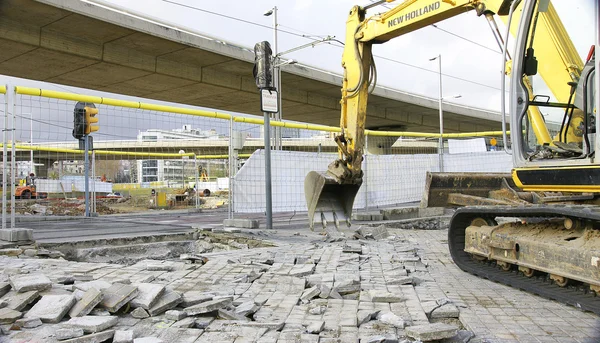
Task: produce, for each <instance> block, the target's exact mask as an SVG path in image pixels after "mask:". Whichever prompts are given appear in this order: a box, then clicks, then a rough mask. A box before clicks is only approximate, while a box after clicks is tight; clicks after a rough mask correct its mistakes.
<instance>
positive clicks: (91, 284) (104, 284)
mask: <svg viewBox="0 0 600 343" xmlns="http://www.w3.org/2000/svg"><path fill="white" fill-rule="evenodd" d="M110 286H112V284H111V283H110V282H108V281H104V280H94V281H87V282H76V283H75V286H74V287H75V288H77V289H80V290H82V291H84V292H87V291H88V290H89V289H90V288H95V289H97V290H99V291H103V290H105V289H107V288H109V287H110Z"/></svg>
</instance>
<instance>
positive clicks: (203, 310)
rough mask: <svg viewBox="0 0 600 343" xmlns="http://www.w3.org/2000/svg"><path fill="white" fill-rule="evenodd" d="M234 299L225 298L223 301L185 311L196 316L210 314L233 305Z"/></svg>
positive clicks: (212, 301)
mask: <svg viewBox="0 0 600 343" xmlns="http://www.w3.org/2000/svg"><path fill="white" fill-rule="evenodd" d="M232 302H233V297H225V298H222V299H217V300H211V301H206V302H203V303H200V304H197V305H194V306H190V307H186V308H185V309H184V311H185V312H186V313H187V314H188V315H190V316H195V315H197V314H203V313H209V312H212V311H215V310H218V309H222V308H225V307H228V306H230V305H231V304H232Z"/></svg>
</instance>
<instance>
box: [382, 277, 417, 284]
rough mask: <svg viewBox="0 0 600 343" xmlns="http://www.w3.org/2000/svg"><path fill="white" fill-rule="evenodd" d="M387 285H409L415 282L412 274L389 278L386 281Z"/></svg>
mask: <svg viewBox="0 0 600 343" xmlns="http://www.w3.org/2000/svg"><path fill="white" fill-rule="evenodd" d="M385 283H386V284H387V285H409V284H412V283H413V278H412V276H406V277H401V278H394V279H389V280H387V281H386V282H385Z"/></svg>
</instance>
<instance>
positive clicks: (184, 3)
mask: <svg viewBox="0 0 600 343" xmlns="http://www.w3.org/2000/svg"><path fill="white" fill-rule="evenodd" d="M98 1H107V2H110V3H113V4H116V5H118V6H122V7H125V8H128V9H131V10H132V11H136V12H140V13H145V14H147V15H150V16H152V17H156V18H160V19H162V20H164V21H167V22H171V23H174V24H175V25H181V26H183V27H188V28H190V29H192V30H195V31H197V32H200V33H203V34H206V35H208V36H212V37H215V38H220V39H223V40H225V41H228V42H232V43H236V44H239V45H242V46H246V47H252V46H253V45H254V44H255V43H256V42H258V41H261V40H269V41H271V42H272V41H273V30H272V28H271V27H272V25H273V16H270V17H265V16H264V15H263V13H264V12H266V11H267V10H269V9H271V8H272V7H273V6H277V8H278V23H279V25H280V26H279V29H281V30H282V31H288V32H293V33H295V34H300V35H303V34H304V35H316V36H326V35H334V36H336V38H338V39H339V40H341V41H343V40H344V31H345V23H346V19H347V15H348V13H349V11H350V9H351V8H352V6H354V5H356V4H359V5H363V6H364V5H367V4H369V3H370V2H372V0H358V1H357V0H321V1H315V0H279V1H277V0H254V1H242V0H233V1H194V0H145V1H143V2H142V1H139V0H98ZM594 1H595V0H577V1H572V0H554V1H552V2H553V4H554V5H555V7H556V8H557V10H558V12H559V14H560V15H561V16H562V20H563V22H564V23H565V25H566V26H567V30H568V32H569V33H570V34H572V35H573V36H580V35H579V34H576V33H579V32H583V31H585V30H586V29H587V31H588V32H590V28H592V27H593V24H594V23H593V18H594V17H593V16H592V15H590V14H592V13H593V12H594V10H593V5H594ZM400 2H401V1H396V2H394V3H392V4H388V5H387V6H389V7H390V8H391V6H392V5H396V4H398V3H400ZM178 4H180V5H178ZM194 8H198V9H194ZM386 10H387V8H385V7H382V6H379V7H376V8H374V9H371V10H370V11H369V12H368V13H369V15H372V14H375V13H378V12H383V11H386ZM565 10H568V11H565ZM209 12H213V13H218V14H221V15H225V16H229V17H233V18H237V19H241V20H243V21H245V22H243V21H240V20H235V19H230V18H226V17H224V16H220V15H217V14H213V13H209ZM586 14H587V15H586ZM252 23H254V24H252ZM498 23H499V25H500V26H501V27H502V28H503V26H502V23H501V21H500V20H498ZM259 25H263V26H268V27H261V26H259ZM436 26H437V27H438V28H435V27H432V26H429V27H425V28H423V29H422V30H419V31H416V32H413V33H410V34H406V35H404V36H402V37H398V38H396V39H394V40H392V41H390V42H388V43H386V44H382V45H377V46H375V47H374V48H373V52H374V54H375V55H377V56H381V57H383V58H377V57H376V64H377V69H378V71H379V73H378V77H379V83H380V84H382V85H385V86H389V87H392V88H396V89H399V90H403V91H408V92H414V93H417V94H422V95H426V96H430V97H434V98H437V96H438V92H439V86H438V79H439V78H438V75H437V72H438V65H437V61H433V62H431V61H429V59H430V58H432V57H434V56H437V55H438V54H441V55H442V73H443V74H446V75H447V76H444V77H443V82H442V83H443V95H444V97H448V98H449V97H451V96H453V95H458V94H460V95H461V96H462V97H461V98H459V99H449V101H452V102H456V103H460V104H464V105H469V106H476V107H483V108H487V109H492V110H499V108H500V95H499V93H500V92H499V88H500V68H501V55H500V53H499V51H500V49H499V47H498V46H497V44H496V42H495V39H494V37H493V35H492V33H491V30H490V29H489V27H488V24H487V22H486V19H485V18H484V17H477V15H476V14H475V12H474V11H471V12H468V13H465V14H462V15H459V16H457V17H455V18H451V19H448V20H446V21H443V22H441V23H439V24H437V25H436ZM282 31H280V32H279V37H278V43H279V44H278V45H279V46H278V50H279V52H282V51H286V50H289V49H291V48H294V47H297V46H300V45H302V44H305V43H307V42H309V40H308V39H306V38H302V37H298V36H296V35H292V34H290V33H286V32H282ZM502 32H503V33H504V31H502ZM457 36H459V37H457ZM460 37H462V38H460ZM574 41H575V44H576V47H577V49H578V51H579V52H580V55H582V56H586V55H587V52H588V50H589V47H590V45H591V44H592V43H593V40H589V39H587V37H586V39H581V40H578V39H577V38H574ZM341 54H342V48H340V47H337V46H332V45H324V44H323V45H319V46H316V47H314V48H306V49H303V50H300V51H297V52H293V53H290V54H288V55H286V57H289V58H293V59H296V60H298V61H299V62H301V63H306V64H310V65H313V66H317V67H319V68H323V69H326V70H328V71H332V72H335V73H338V74H339V73H342V68H341ZM384 58H385V59H384ZM387 59H391V60H393V61H395V62H392V61H389V60H387ZM452 76H454V77H458V78H461V79H465V80H469V81H471V82H466V81H461V80H458V79H456V78H453V77H452ZM284 91H285V90H284Z"/></svg>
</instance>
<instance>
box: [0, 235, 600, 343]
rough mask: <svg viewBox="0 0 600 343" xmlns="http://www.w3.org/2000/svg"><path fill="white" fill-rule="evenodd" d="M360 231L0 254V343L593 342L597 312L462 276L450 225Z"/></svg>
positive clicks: (599, 332) (599, 331) (598, 332)
mask: <svg viewBox="0 0 600 343" xmlns="http://www.w3.org/2000/svg"><path fill="white" fill-rule="evenodd" d="M369 230H374V229H364V231H363V232H362V234H363V236H364V237H367V238H368V237H377V238H380V239H377V240H375V239H367V238H365V239H361V240H355V239H342V238H340V237H338V238H337V239H329V241H328V242H325V241H324V238H323V236H320V235H318V234H312V233H310V232H308V230H307V231H306V232H305V231H302V232H298V233H295V232H294V231H290V230H289V229H286V230H275V231H272V232H267V233H265V232H264V231H263V232H261V231H243V232H242V233H241V234H240V235H241V237H254V238H257V237H263V238H264V239H268V240H270V241H273V242H275V243H276V244H277V245H278V246H277V247H269V248H258V249H247V248H246V247H245V246H244V244H243V240H242V243H239V242H238V243H236V244H235V246H236V247H237V248H238V249H235V250H229V251H221V252H213V253H210V254H203V255H202V256H187V257H185V260H176V261H154V260H143V261H139V262H137V263H136V264H133V265H130V266H122V265H116V264H108V263H83V262H70V261H65V260H62V259H39V258H23V255H19V257H10V256H0V271H1V273H0V294H2V297H1V298H0V328H1V329H2V333H1V335H0V342H57V341H61V342H68V343H73V342H78V343H82V342H102V341H108V342H111V341H113V342H132V341H133V339H134V338H135V341H134V342H136V341H137V342H190V343H192V342H195V343H204V342H231V343H243V342H263V343H268V342H273V343H275V342H282V343H287V342H290V343H291V342H317V343H319V342H320V343H331V342H343V343H345V342H361V343H364V342H372V343H375V342H402V341H403V340H406V341H407V342H412V341H415V340H418V339H420V340H422V341H432V340H435V339H441V340H440V341H439V342H443V343H455V342H466V341H469V342H474V343H483V342H489V343H492V342H585V343H588V342H590V343H591V342H599V340H598V339H597V338H598V337H600V321H599V319H598V317H597V316H595V315H592V314H589V313H583V312H581V311H578V310H577V309H575V308H572V307H569V306H566V305H562V304H559V303H555V302H552V301H548V300H544V299H541V298H539V297H536V296H533V295H530V294H526V293H523V292H521V291H519V290H515V289H511V288H509V287H505V286H502V285H499V284H496V283H492V282H490V281H486V280H482V279H479V278H477V277H474V276H472V275H469V274H466V273H464V272H462V271H460V270H459V269H458V268H457V267H456V266H454V264H453V263H452V262H451V259H450V256H449V252H448V249H447V247H446V235H447V231H446V230H397V229H390V230H385V229H381V228H379V229H378V230H380V231H376V232H369ZM204 234H205V235H206V236H202V235H204ZM388 234H389V236H388ZM218 235H220V233H214V232H202V233H201V237H199V241H202V242H207V241H210V240H211V239H215V237H217V236H218ZM348 236H349V235H348ZM386 236H387V237H386ZM5 253H8V252H5ZM13 253H14V251H13ZM191 261H195V262H196V263H191ZM70 316H72V317H73V318H70ZM69 318H70V319H69ZM472 334H474V335H475V336H474V337H472V338H470V340H469V337H471V336H472ZM143 338H145V339H143ZM59 339H60V340H59Z"/></svg>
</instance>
